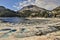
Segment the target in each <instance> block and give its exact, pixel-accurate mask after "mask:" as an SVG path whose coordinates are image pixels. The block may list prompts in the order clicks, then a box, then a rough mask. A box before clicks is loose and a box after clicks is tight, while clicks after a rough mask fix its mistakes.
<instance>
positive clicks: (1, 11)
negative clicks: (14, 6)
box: [0, 6, 17, 17]
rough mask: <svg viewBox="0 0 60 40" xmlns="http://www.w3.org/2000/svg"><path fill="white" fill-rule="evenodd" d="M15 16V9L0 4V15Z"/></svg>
mask: <svg viewBox="0 0 60 40" xmlns="http://www.w3.org/2000/svg"><path fill="white" fill-rule="evenodd" d="M15 16H17V14H16V12H15V11H13V10H10V9H7V8H5V7H3V6H0V17H15Z"/></svg>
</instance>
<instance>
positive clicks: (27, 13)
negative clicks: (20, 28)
mask: <svg viewBox="0 0 60 40" xmlns="http://www.w3.org/2000/svg"><path fill="white" fill-rule="evenodd" d="M18 13H20V14H19V15H20V16H21V17H47V16H48V10H46V9H44V8H40V7H38V6H36V5H28V6H25V7H23V8H22V9H21V10H19V11H18Z"/></svg>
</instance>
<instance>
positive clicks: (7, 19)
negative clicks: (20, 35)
mask: <svg viewBox="0 0 60 40" xmlns="http://www.w3.org/2000/svg"><path fill="white" fill-rule="evenodd" d="M23 20H24V18H19V17H0V21H2V22H10V23H20V22H22V21H23Z"/></svg>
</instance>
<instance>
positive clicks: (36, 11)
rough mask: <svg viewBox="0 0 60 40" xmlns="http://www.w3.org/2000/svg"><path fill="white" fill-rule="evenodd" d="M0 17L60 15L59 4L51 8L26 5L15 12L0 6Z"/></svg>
mask: <svg viewBox="0 0 60 40" xmlns="http://www.w3.org/2000/svg"><path fill="white" fill-rule="evenodd" d="M0 17H45V18H47V17H49V18H50V17H51V18H52V17H54V18H55V17H58V18H59V17H60V6H59V7H56V8H55V9H53V10H46V9H44V8H41V7H38V6H36V5H28V6H25V7H23V8H22V9H21V10H18V11H17V12H15V11H13V10H10V9H7V8H5V7H3V6H0Z"/></svg>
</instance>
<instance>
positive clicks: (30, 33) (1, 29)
mask: <svg viewBox="0 0 60 40" xmlns="http://www.w3.org/2000/svg"><path fill="white" fill-rule="evenodd" d="M59 33H60V19H42V18H41V19H29V20H24V21H23V22H21V23H8V22H7V23H4V22H0V38H1V39H2V38H3V39H4V38H11V37H13V38H17V39H18V40H19V39H21V40H22V39H24V38H27V39H26V40H30V39H31V38H34V36H36V38H37V37H38V40H39V39H40V38H41V39H42V40H43V38H44V37H45V36H46V37H47V39H46V40H48V37H53V36H54V37H56V36H59V35H60V34H59ZM42 37H43V38H42ZM28 38H30V39H28ZM52 39H53V38H52ZM59 39H60V37H59ZM24 40H25V39H24ZM31 40H34V39H31ZM35 40H37V39H35ZM56 40H57V39H56Z"/></svg>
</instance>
